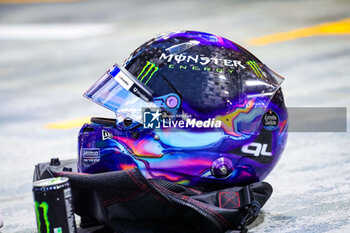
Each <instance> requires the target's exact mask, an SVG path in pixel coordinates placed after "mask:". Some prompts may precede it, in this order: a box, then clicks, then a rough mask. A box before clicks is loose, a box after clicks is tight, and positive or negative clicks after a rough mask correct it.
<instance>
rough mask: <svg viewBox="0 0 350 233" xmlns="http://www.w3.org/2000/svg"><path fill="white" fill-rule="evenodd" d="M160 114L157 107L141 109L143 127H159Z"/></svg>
mask: <svg viewBox="0 0 350 233" xmlns="http://www.w3.org/2000/svg"><path fill="white" fill-rule="evenodd" d="M161 115H162V114H161V113H160V112H159V109H156V110H150V109H146V110H144V111H143V127H144V128H145V129H151V128H160V123H161V121H160V116H161Z"/></svg>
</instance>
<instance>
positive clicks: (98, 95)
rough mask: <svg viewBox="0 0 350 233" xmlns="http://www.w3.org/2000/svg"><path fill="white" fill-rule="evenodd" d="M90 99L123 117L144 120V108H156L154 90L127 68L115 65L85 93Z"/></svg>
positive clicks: (138, 120)
mask: <svg viewBox="0 0 350 233" xmlns="http://www.w3.org/2000/svg"><path fill="white" fill-rule="evenodd" d="M84 96H85V97H86V98H88V99H91V100H92V101H94V102H95V103H97V104H99V105H102V106H103V107H105V108H108V109H110V110H112V111H113V112H115V113H116V115H117V116H118V115H122V116H123V117H128V118H131V119H132V120H134V121H137V122H139V123H141V122H142V119H141V118H142V112H141V111H142V109H144V108H156V107H157V105H155V104H154V103H153V102H152V100H153V97H152V91H151V90H149V89H148V88H147V87H145V86H144V85H143V84H141V83H140V82H139V81H138V80H137V79H135V78H134V77H133V76H132V75H131V74H130V73H129V72H128V71H127V70H125V69H124V68H122V67H118V66H117V65H115V66H114V67H113V69H112V70H109V71H107V72H106V73H105V74H104V75H103V76H102V77H101V78H100V79H99V80H98V81H97V82H96V83H95V84H94V85H93V86H92V87H90V88H89V90H87V91H86V92H85V94H84Z"/></svg>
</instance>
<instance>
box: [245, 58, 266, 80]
mask: <svg viewBox="0 0 350 233" xmlns="http://www.w3.org/2000/svg"><path fill="white" fill-rule="evenodd" d="M247 64H248V65H249V66H250V68H252V70H253V71H254V73H255V74H256V76H258V77H259V78H264V76H263V75H262V71H261V69H260V67H259V66H258V64H256V62H255V61H247Z"/></svg>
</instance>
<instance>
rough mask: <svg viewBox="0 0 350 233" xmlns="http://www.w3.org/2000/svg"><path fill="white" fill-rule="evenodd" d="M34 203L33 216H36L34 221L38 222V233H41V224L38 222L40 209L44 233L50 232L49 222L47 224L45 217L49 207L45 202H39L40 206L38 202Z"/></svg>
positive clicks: (47, 219) (47, 220) (46, 217)
mask: <svg viewBox="0 0 350 233" xmlns="http://www.w3.org/2000/svg"><path fill="white" fill-rule="evenodd" d="M34 203H35V214H36V219H37V222H38V230H39V233H41V222H40V208H42V209H43V211H42V212H43V218H44V221H45V226H46V233H49V232H50V222H49V218H48V215H47V212H48V210H49V205H48V204H47V203H46V202H44V201H43V202H41V204H39V203H38V202H36V201H35V202H34Z"/></svg>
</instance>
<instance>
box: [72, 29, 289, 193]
mask: <svg viewBox="0 0 350 233" xmlns="http://www.w3.org/2000/svg"><path fill="white" fill-rule="evenodd" d="M283 80H284V78H283V77H281V76H280V75H278V74H276V73H275V72H273V71H272V70H271V69H269V68H268V67H267V66H266V65H264V64H263V63H262V62H261V61H260V60H259V59H258V58H256V57H255V56H254V55H252V54H251V53H250V52H248V51H247V50H246V49H244V48H242V47H241V46H239V45H238V44H236V43H234V42H232V41H230V40H227V39H225V38H223V37H220V36H216V35H212V34H208V33H203V32H196V31H177V32H170V33H165V34H162V35H159V36H157V37H155V38H153V39H151V40H149V41H147V42H146V43H144V44H143V45H141V46H140V47H139V48H138V49H136V50H135V51H134V52H133V53H132V54H131V55H130V57H129V58H128V59H127V60H126V61H125V63H124V64H123V66H119V65H117V64H115V65H114V66H113V67H112V68H111V69H109V70H108V71H107V72H106V73H105V74H104V75H103V76H102V77H101V78H100V79H99V80H98V81H97V82H96V83H95V84H94V85H93V86H92V87H91V88H90V89H89V90H88V91H87V92H86V93H85V94H84V96H85V97H87V98H88V99H90V100H92V101H94V102H95V103H97V104H99V105H102V106H103V107H106V108H108V109H110V110H111V111H113V112H115V114H116V119H106V118H96V117H94V118H92V119H91V122H92V123H89V124H85V125H84V126H83V127H82V129H81V130H80V133H79V138H78V153H79V158H78V171H79V172H84V173H101V172H107V171H118V170H126V169H131V168H135V167H137V168H138V169H140V171H141V172H142V173H143V175H144V176H145V177H146V178H150V179H164V180H167V181H172V182H177V183H179V184H184V185H190V186H196V187H203V188H210V189H211V188H217V187H227V186H233V185H245V184H249V183H253V182H256V181H261V180H263V179H264V178H265V177H266V176H267V175H268V174H269V173H270V172H271V170H272V169H273V167H274V166H275V165H276V163H277V161H278V160H279V158H280V156H281V153H282V152H283V149H284V146H285V144H286V139H287V128H288V114H287V109H286V107H285V103H284V98H283V94H282V91H281V87H280V86H281V83H282V82H283Z"/></svg>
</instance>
